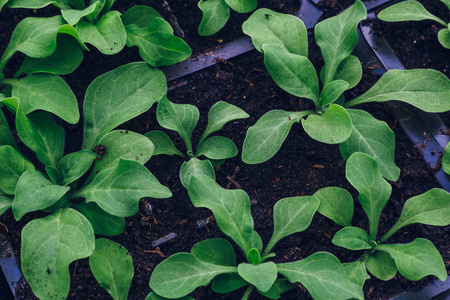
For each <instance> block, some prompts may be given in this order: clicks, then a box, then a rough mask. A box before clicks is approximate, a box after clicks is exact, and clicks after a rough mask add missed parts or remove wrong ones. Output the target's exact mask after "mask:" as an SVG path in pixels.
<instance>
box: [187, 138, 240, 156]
mask: <svg viewBox="0 0 450 300" xmlns="http://www.w3.org/2000/svg"><path fill="white" fill-rule="evenodd" d="M237 154H238V149H237V147H236V144H235V143H234V142H233V141H232V140H230V139H229V138H226V137H223V136H212V137H210V138H207V139H206V140H205V141H204V142H203V143H202V145H201V146H200V148H198V149H197V151H196V152H195V155H196V156H200V155H204V156H206V157H207V158H210V159H216V160H217V159H227V158H230V157H234V156H236V155H237Z"/></svg>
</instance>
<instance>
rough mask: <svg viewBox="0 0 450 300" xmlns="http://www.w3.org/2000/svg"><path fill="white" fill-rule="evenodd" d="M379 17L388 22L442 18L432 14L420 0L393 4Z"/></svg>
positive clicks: (440, 21) (436, 19)
mask: <svg viewBox="0 0 450 300" xmlns="http://www.w3.org/2000/svg"><path fill="white" fill-rule="evenodd" d="M378 18H379V19H380V20H382V21H386V22H403V21H423V20H433V21H436V22H438V23H441V24H442V22H443V21H442V20H441V19H439V18H438V17H436V16H435V15H433V14H431V13H430V12H429V11H428V10H427V9H426V8H425V7H424V6H423V5H422V3H420V2H419V1H415V0H408V1H402V2H400V3H396V4H394V5H391V6H389V7H387V8H385V9H383V10H382V11H380V12H379V13H378Z"/></svg>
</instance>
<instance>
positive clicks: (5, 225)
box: [0, 222, 9, 232]
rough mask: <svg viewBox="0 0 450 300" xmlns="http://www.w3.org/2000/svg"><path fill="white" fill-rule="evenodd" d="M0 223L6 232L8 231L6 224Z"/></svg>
mask: <svg viewBox="0 0 450 300" xmlns="http://www.w3.org/2000/svg"><path fill="white" fill-rule="evenodd" d="M0 225H2V226H3V227H5V229H6V232H9V230H8V227H6V225H5V224H3V223H2V222H0Z"/></svg>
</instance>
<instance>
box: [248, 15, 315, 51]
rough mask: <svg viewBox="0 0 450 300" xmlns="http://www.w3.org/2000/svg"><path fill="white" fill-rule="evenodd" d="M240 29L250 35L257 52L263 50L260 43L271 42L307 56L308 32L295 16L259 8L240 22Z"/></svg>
mask: <svg viewBox="0 0 450 300" xmlns="http://www.w3.org/2000/svg"><path fill="white" fill-rule="evenodd" d="M242 31H244V33H245V34H247V35H249V36H251V38H252V42H253V45H254V46H255V48H256V50H258V51H259V52H263V50H262V45H264V44H272V45H278V46H280V47H284V48H285V49H286V50H287V51H288V52H290V53H292V54H297V55H302V56H308V33H307V31H306V27H305V24H303V21H302V20H300V18H297V17H296V16H293V15H288V14H282V13H278V12H275V11H273V10H270V9H267V8H260V9H258V10H257V11H255V12H254V13H253V14H252V15H251V16H250V18H248V20H247V21H245V22H244V23H243V24H242Z"/></svg>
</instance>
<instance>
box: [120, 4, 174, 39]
mask: <svg viewBox="0 0 450 300" xmlns="http://www.w3.org/2000/svg"><path fill="white" fill-rule="evenodd" d="M155 18H161V19H163V17H162V16H161V15H160V13H159V12H157V11H156V10H154V9H153V8H151V7H149V6H145V5H134V6H132V7H131V8H130V9H129V10H127V11H126V12H125V13H124V14H123V15H122V22H123V25H125V26H127V25H131V24H134V25H136V26H138V27H141V28H144V27H147V26H148V25H150V23H151V22H152V21H153V20H154V19H155ZM164 32H167V33H172V32H173V29H172V27H171V26H170V24H169V26H168V27H167V28H165V30H164Z"/></svg>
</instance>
